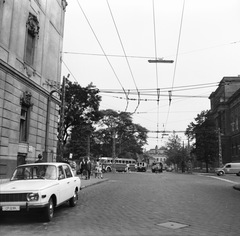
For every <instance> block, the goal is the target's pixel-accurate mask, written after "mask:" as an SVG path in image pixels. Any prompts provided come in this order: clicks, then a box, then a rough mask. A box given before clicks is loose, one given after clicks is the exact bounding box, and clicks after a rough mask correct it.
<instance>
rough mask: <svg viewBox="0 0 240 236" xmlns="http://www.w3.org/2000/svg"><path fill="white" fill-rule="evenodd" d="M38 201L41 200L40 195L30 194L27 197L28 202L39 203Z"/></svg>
mask: <svg viewBox="0 0 240 236" xmlns="http://www.w3.org/2000/svg"><path fill="white" fill-rule="evenodd" d="M38 199H39V194H38V193H28V195H27V200H28V202H31V201H38Z"/></svg>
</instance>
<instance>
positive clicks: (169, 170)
mask: <svg viewBox="0 0 240 236" xmlns="http://www.w3.org/2000/svg"><path fill="white" fill-rule="evenodd" d="M165 170H166V171H167V172H172V171H173V167H172V166H166V167H165Z"/></svg>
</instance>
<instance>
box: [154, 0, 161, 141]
mask: <svg viewBox="0 0 240 236" xmlns="http://www.w3.org/2000/svg"><path fill="white" fill-rule="evenodd" d="M152 7H153V9H152V11H153V32H154V51H155V60H157V59H158V57H157V36H156V22H155V5H154V0H152ZM155 66H156V67H155V71H156V82H157V131H158V130H159V100H160V89H159V86H158V66H157V63H156V65H155ZM157 145H158V132H157Z"/></svg>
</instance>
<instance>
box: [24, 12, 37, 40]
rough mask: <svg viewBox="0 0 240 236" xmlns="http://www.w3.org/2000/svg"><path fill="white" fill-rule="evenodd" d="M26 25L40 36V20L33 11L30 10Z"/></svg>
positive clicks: (30, 30)
mask: <svg viewBox="0 0 240 236" xmlns="http://www.w3.org/2000/svg"><path fill="white" fill-rule="evenodd" d="M26 27H27V29H28V31H29V32H30V33H31V34H32V35H33V36H34V37H36V36H38V35H39V29H40V27H39V21H38V19H37V17H36V16H34V15H33V14H32V13H30V12H29V15H28V20H27V23H26Z"/></svg>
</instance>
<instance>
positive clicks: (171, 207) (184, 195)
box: [0, 173, 240, 236]
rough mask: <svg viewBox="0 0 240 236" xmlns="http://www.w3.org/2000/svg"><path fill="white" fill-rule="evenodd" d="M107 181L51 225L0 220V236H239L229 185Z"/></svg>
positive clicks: (154, 178)
mask: <svg viewBox="0 0 240 236" xmlns="http://www.w3.org/2000/svg"><path fill="white" fill-rule="evenodd" d="M105 177H107V178H109V180H108V181H107V182H103V183H100V184H98V185H94V186H91V187H88V188H84V189H83V190H82V191H81V193H80V201H79V204H78V205H77V206H76V207H75V208H69V207H68V205H67V204H66V205H63V206H62V207H60V208H59V209H57V210H56V211H55V217H54V219H53V221H52V222H50V223H42V222H41V221H40V220H39V219H37V215H36V214H34V215H30V216H24V215H23V216H19V215H18V216H15V217H4V218H3V217H2V218H1V222H0V235H4V236H7V235H11V236H13V235H14V236H15V235H17V236H20V235H24V236H27V235H59V236H61V235H64V236H66V235H69V236H72V235H79V236H81V235H83V236H85V235H86V236H93V235H94V236H101V235H109V236H110V235H111V236H115V235H126V236H134V235H144V236H148V235H173V236H175V235H184V236H186V235H197V236H198V235H199V236H201V235H207V236H212V235H216V236H226V235H227V236H235V235H236V236H237V235H240V226H239V222H240V214H239V212H240V204H239V200H240V191H236V190H234V189H233V187H232V186H233V184H232V183H231V182H226V181H221V180H219V179H215V178H211V177H207V176H199V175H188V174H174V173H162V174H152V173H129V174H107V175H106V176H105ZM237 180H238V179H237ZM238 181H239V180H238Z"/></svg>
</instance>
